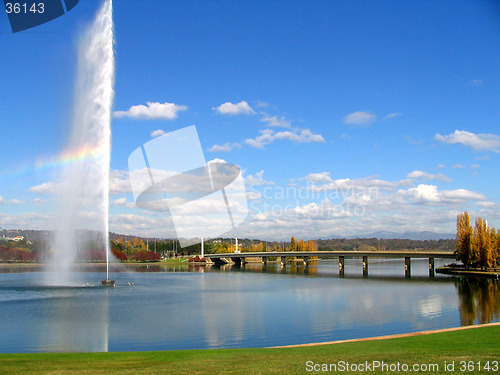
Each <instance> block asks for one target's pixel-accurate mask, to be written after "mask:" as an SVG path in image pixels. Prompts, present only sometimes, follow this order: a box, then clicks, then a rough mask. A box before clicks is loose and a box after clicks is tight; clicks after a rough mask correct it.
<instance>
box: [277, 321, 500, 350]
mask: <svg viewBox="0 0 500 375" xmlns="http://www.w3.org/2000/svg"><path fill="white" fill-rule="evenodd" d="M496 326H500V322H493V323H483V324H474V325H469V326H460V327H452V328H442V329H432V330H426V331H417V332H409V333H397V334H394V335H383V336H372V337H363V338H359V339H347V340H337V341H324V342H312V343H307V344H295V345H281V346H269V347H268V348H269V349H283V348H306V347H313V346H322V345H337V344H345V343H349V342H365V341H380V340H390V339H397V338H403V337H413V336H426V335H432V334H434V333H445V332H456V331H464V330H468V329H476V328H481V327H496Z"/></svg>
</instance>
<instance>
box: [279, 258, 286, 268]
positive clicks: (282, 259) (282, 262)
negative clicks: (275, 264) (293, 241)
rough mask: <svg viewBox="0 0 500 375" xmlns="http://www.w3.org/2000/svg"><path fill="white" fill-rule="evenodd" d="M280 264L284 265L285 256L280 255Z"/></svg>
mask: <svg viewBox="0 0 500 375" xmlns="http://www.w3.org/2000/svg"><path fill="white" fill-rule="evenodd" d="M280 261H281V265H282V266H286V257H280Z"/></svg>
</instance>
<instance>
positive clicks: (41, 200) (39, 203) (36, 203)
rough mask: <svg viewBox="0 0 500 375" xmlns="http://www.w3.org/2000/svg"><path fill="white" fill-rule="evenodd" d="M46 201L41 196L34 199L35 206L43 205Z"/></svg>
mask: <svg viewBox="0 0 500 375" xmlns="http://www.w3.org/2000/svg"><path fill="white" fill-rule="evenodd" d="M45 202H46V201H45V200H43V199H40V198H35V199H33V204H34V205H35V206H41V205H42V204H44V203H45Z"/></svg>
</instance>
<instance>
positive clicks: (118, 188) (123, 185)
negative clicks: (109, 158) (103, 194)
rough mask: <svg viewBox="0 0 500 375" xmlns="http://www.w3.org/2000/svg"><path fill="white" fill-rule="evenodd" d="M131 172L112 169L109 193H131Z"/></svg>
mask: <svg viewBox="0 0 500 375" xmlns="http://www.w3.org/2000/svg"><path fill="white" fill-rule="evenodd" d="M131 192H132V185H130V178H129V173H128V172H127V171H122V170H117V169H114V170H111V171H110V172H109V194H110V195H117V194H122V193H131Z"/></svg>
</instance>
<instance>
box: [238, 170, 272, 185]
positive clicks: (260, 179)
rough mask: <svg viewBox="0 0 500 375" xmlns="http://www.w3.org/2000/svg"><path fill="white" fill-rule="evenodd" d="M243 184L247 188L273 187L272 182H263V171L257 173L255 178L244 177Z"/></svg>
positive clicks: (251, 176)
mask: <svg viewBox="0 0 500 375" xmlns="http://www.w3.org/2000/svg"><path fill="white" fill-rule="evenodd" d="M245 182H246V183H247V185H249V186H262V185H273V182H271V181H266V180H264V171H263V170H262V171H260V172H257V173H256V174H255V176H253V175H251V174H249V175H248V176H245Z"/></svg>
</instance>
